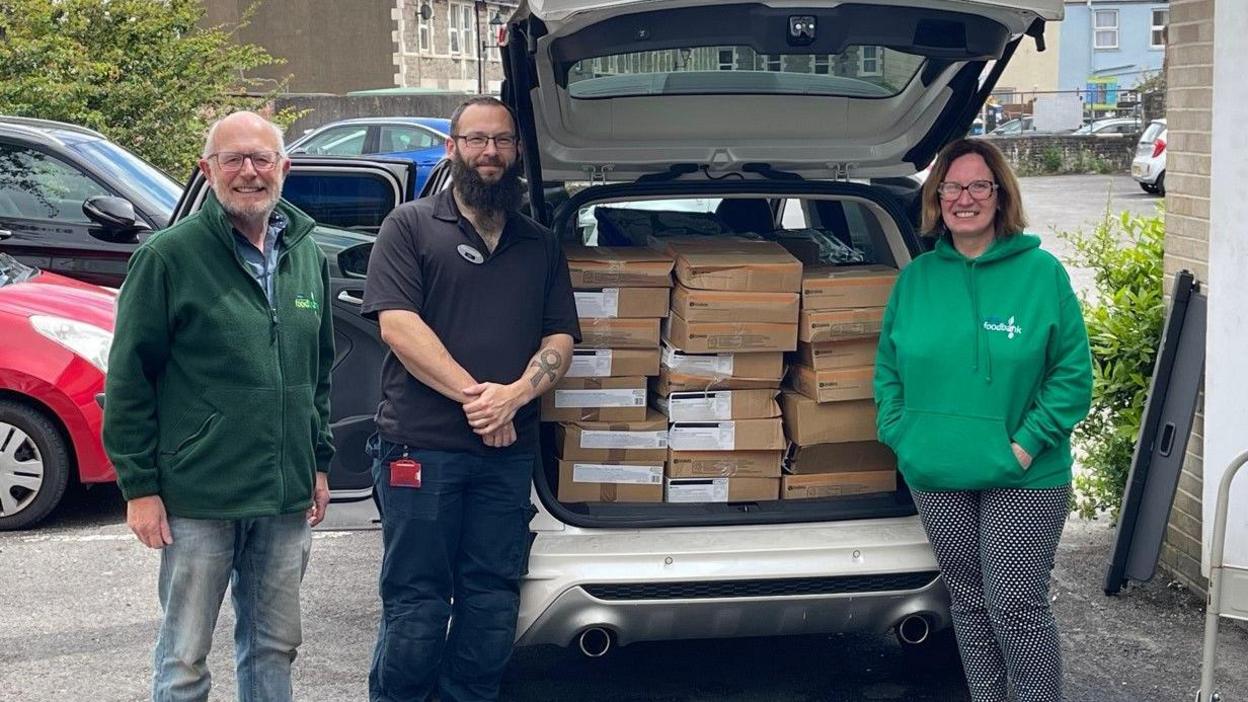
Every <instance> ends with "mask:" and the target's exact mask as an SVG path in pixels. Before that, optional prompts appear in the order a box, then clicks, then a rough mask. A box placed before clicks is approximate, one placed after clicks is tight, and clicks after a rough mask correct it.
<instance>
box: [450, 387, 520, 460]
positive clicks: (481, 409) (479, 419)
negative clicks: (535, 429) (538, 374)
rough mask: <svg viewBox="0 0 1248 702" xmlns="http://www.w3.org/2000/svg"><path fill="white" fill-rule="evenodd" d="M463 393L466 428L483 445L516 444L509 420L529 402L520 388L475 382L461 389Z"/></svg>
mask: <svg viewBox="0 0 1248 702" xmlns="http://www.w3.org/2000/svg"><path fill="white" fill-rule="evenodd" d="M463 392H464V395H466V396H467V397H468V401H467V402H465V403H464V415H465V416H467V418H468V426H470V427H472V430H473V431H475V432H476V433H477V435H478V436H480V437H481V440H482V441H483V442H485V445H486V446H490V447H493V448H503V447H505V446H510V445H512V444H514V443H515V442H516V427H515V425H514V424H513V423H512V419H514V418H515V416H516V412H517V411H518V410H519V409H520V408H521V407H523V406H525V405H526V404H528V403H529V401H530V400H532V399H533V397H532V396H531V394H530V393H528V392H526V390H525V388H524V386H523V385H521V384H520V383H511V384H510V385H501V384H499V383H477V384H476V385H472V386H470V387H467V388H464V391H463Z"/></svg>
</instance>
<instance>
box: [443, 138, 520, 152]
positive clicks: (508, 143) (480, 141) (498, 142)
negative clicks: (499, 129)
mask: <svg viewBox="0 0 1248 702" xmlns="http://www.w3.org/2000/svg"><path fill="white" fill-rule="evenodd" d="M452 137H453V138H455V139H462V140H463V141H464V143H465V144H467V145H468V146H469V147H471V148H473V149H484V148H485V146H486V144H489V143H490V142H491V141H492V142H494V146H497V147H498V150H499V151H506V150H508V149H514V148H516V144H519V143H520V139H518V138H517V137H516V135H515V134H500V135H498V136H486V135H484V134H454V135H452Z"/></svg>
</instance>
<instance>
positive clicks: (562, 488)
mask: <svg viewBox="0 0 1248 702" xmlns="http://www.w3.org/2000/svg"><path fill="white" fill-rule="evenodd" d="M566 255H567V259H568V269H569V271H570V272H571V275H572V287H573V288H574V289H575V293H574V294H575V296H576V309H577V316H578V317H579V318H580V325H581V343H580V344H578V345H577V347H576V349H575V350H574V351H573V357H572V364H571V368H570V370H569V371H568V374H567V376H566V377H564V379H563V380H562V381H560V383H559V384H558V385H557V386H555V388H554V389H553V390H552V391H550V392H548V393H546V394H545V395H543V396H542V420H543V421H547V422H559V423H560V424H559V426H558V427H557V428H556V437H557V441H558V451H559V453H558V458H559V490H558V497H559V499H560V500H561V501H564V502H661V501H662V500H663V475H664V467H665V463H666V459H667V441H668V438H667V423H666V419H665V418H664V417H663V416H661V415H659V414H658V413H657V412H655V411H654V410H652V409H650V408H649V407H648V403H647V383H648V379H649V378H650V377H654V376H657V375H658V373H659V329H660V325H661V323H662V320H663V318H665V317H666V316H667V312H668V306H669V295H670V289H671V286H672V277H671V272H672V265H673V261H672V257H671V256H668V255H665V254H662V253H659V252H656V251H654V250H652V249H645V248H609V247H592V248H591V247H583V246H573V247H568V248H567V249H566Z"/></svg>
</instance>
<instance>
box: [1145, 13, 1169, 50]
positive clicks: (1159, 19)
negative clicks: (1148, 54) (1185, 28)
mask: <svg viewBox="0 0 1248 702" xmlns="http://www.w3.org/2000/svg"><path fill="white" fill-rule="evenodd" d="M1169 25H1170V10H1169V9H1167V8H1164V7H1155V8H1153V26H1152V31H1151V32H1150V35H1149V40H1148V43H1149V46H1150V47H1151V48H1154V49H1164V48H1166V27H1168V26H1169Z"/></svg>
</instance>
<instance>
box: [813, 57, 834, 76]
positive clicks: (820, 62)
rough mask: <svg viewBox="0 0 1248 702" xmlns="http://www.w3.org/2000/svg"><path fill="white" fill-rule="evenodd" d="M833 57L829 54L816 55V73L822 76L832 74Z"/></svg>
mask: <svg viewBox="0 0 1248 702" xmlns="http://www.w3.org/2000/svg"><path fill="white" fill-rule="evenodd" d="M831 59H832V57H831V56H828V55H827V54H815V73H818V74H819V75H821V76H825V75H828V74H829V73H831V72H832V61H831Z"/></svg>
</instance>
